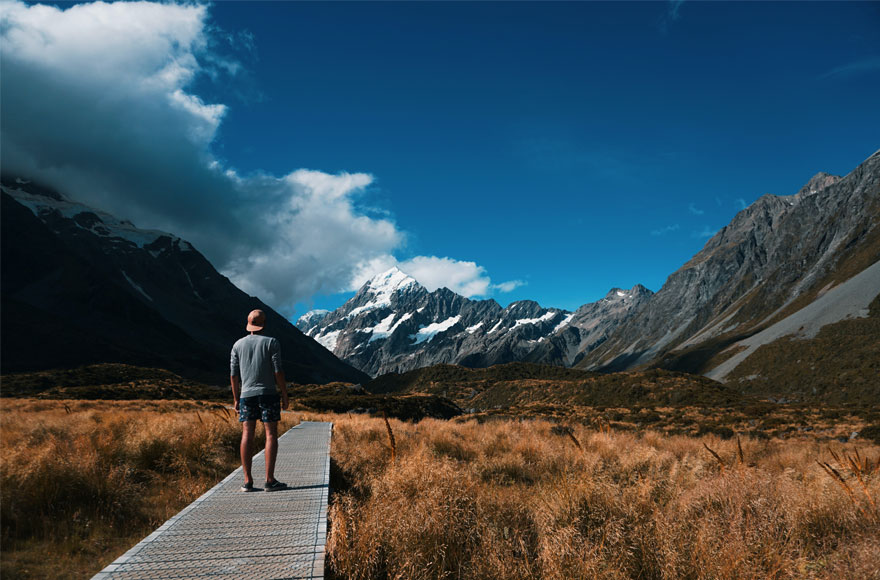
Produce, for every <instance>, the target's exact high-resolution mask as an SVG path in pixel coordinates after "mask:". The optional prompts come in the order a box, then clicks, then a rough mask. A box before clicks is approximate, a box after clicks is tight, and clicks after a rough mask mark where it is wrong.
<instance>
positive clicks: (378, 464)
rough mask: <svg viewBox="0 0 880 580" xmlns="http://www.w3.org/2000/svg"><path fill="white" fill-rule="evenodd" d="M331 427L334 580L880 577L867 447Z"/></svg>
mask: <svg viewBox="0 0 880 580" xmlns="http://www.w3.org/2000/svg"><path fill="white" fill-rule="evenodd" d="M332 420H333V421H334V422H335V429H334V435H333V443H332V459H333V462H334V468H333V481H331V485H333V486H335V487H336V488H337V489H336V490H335V491H334V495H333V497H332V500H331V508H330V518H331V526H330V534H329V538H328V556H329V563H330V577H333V576H336V577H337V578H347V579H351V580H354V579H358V580H361V579H364V580H366V579H373V578H400V579H436V578H475V579H480V578H486V579H490V578H491V579H505V578H511V579H514V578H515V579H522V578H542V579H544V578H546V579H551V578H552V579H560V580H561V579H570V578H615V579H616V578H658V579H659V578H669V579H672V578H713V579H716V578H717V579H723V578H731V579H733V578H878V577H880V511H878V509H877V507H876V504H875V502H876V500H877V499H880V473H878V472H877V468H876V465H877V459H878V457H880V447H877V446H876V445H872V444H871V443H869V442H864V441H858V440H856V441H853V442H852V443H847V444H840V443H833V444H832V449H833V451H834V453H835V454H836V455H837V457H835V456H834V455H833V454H832V453H831V452H830V450H829V447H828V446H827V445H825V444H822V445H820V444H818V443H817V442H816V441H815V440H812V441H811V440H780V439H771V440H755V439H748V438H747V439H742V440H741V441H740V442H739V443H738V442H737V440H736V439H730V440H723V439H720V438H718V437H716V436H713V435H708V436H703V437H686V436H669V435H664V434H661V433H658V432H650V431H649V432H644V433H642V434H637V433H624V432H619V431H613V430H612V431H611V432H608V431H607V429H606V430H604V432H600V431H598V430H596V429H591V428H587V427H584V426H573V427H572V428H571V430H568V429H564V428H559V426H558V425H554V424H553V423H550V422H547V421H542V420H533V421H489V422H485V423H483V424H479V423H477V422H476V421H469V422H443V421H436V420H431V419H427V420H423V421H421V422H420V423H417V424H412V423H403V422H400V421H395V420H392V421H390V425H391V427H392V428H393V433H394V440H395V459H394V461H392V460H391V449H390V444H389V437H388V433H387V430H386V426H385V424H384V421H383V420H382V419H370V418H366V417H349V416H336V417H335V418H333V419H332ZM575 441H577V442H578V443H579V444H580V448H579V447H578V446H577V445H576V444H575ZM706 446H707V447H709V448H711V449H712V450H713V451H714V452H715V453H716V454H717V458H716V457H715V456H713V454H712V453H710V452H709V451H707V449H706ZM856 451H858V453H859V455H858V457H859V458H861V459H860V460H859V461H861V463H859V466H860V467H858V468H856V467H855V466H854V464H853V463H852V462H851V461H850V460H849V459H848V458H853V457H855V452H856ZM844 453H845V454H846V455H844ZM719 460H720V461H719ZM865 460H867V464H866V463H865ZM819 461H821V462H823V463H828V465H829V466H832V467H833V468H834V469H835V470H836V471H837V472H838V473H839V474H840V475H841V478H842V481H840V480H838V479H837V478H835V477H833V476H831V475H829V473H828V472H827V470H826V469H825V468H824V467H823V466H821V465H820V464H819V463H818V462H819ZM722 463H723V466H722ZM857 472H858V473H857ZM846 486H848V488H849V491H847V490H846V489H845V487H846Z"/></svg>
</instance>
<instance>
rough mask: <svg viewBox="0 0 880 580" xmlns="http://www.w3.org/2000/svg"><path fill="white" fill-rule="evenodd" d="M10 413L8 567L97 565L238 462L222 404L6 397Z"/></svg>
mask: <svg viewBox="0 0 880 580" xmlns="http://www.w3.org/2000/svg"><path fill="white" fill-rule="evenodd" d="M0 417H2V423H0V435H2V437H0V466H2V470H0V491H2V494H0V529H2V544H0V546H2V552H0V555H2V559H0V563H2V568H0V573H2V576H3V577H4V578H6V577H9V578H84V577H90V576H91V575H92V574H94V573H96V572H98V571H99V570H100V569H101V568H103V567H104V566H105V565H106V564H108V563H110V562H111V561H113V560H114V559H115V558H116V557H117V556H119V555H120V554H122V553H123V552H125V550H127V549H128V548H129V547H131V546H132V545H134V544H135V543H137V542H138V541H140V540H141V539H143V538H144V537H145V536H146V535H147V534H148V533H150V532H151V531H152V530H153V529H155V528H156V527H158V526H159V525H161V524H162V523H163V522H165V521H166V520H167V519H168V518H170V517H171V516H173V515H174V514H175V513H177V512H178V511H180V510H181V509H183V507H185V506H186V505H188V504H189V503H191V502H192V501H193V500H194V499H196V498H197V497H199V496H200V495H201V494H202V493H204V492H205V491H207V490H208V489H209V488H210V487H212V486H213V485H215V484H216V483H217V482H218V481H220V480H221V479H222V478H223V477H225V476H226V475H228V474H229V473H230V472H231V471H232V470H233V469H235V468H236V467H237V466H238V465H239V458H238V442H239V440H240V437H241V428H240V426H239V424H238V421H237V420H236V418H235V416H234V414H233V413H232V412H230V411H229V410H227V409H225V408H224V407H223V406H222V405H218V404H211V403H196V402H188V401H154V402H145V401H131V402H128V401H126V402H117V401H73V400H67V401H49V400H32V399H30V400H29V399H4V400H3V401H2V414H0ZM287 417H289V415H288V416H285V418H284V419H283V421H282V425H281V426H280V431H281V432H283V431H284V430H286V429H287V428H289V427H291V426H292V425H293V424H294V423H295V422H294V420H293V419H292V418H287ZM258 433H259V434H260V435H259V437H264V435H262V430H261V429H258ZM257 445H258V446H259V447H262V445H263V440H258V442H257ZM259 447H258V448H259ZM47 554H51V557H49V558H47V557H46V555H47Z"/></svg>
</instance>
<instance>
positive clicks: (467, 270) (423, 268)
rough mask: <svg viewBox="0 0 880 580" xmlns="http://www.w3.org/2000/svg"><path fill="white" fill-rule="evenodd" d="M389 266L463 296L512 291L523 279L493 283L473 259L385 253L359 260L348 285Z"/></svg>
mask: <svg viewBox="0 0 880 580" xmlns="http://www.w3.org/2000/svg"><path fill="white" fill-rule="evenodd" d="M393 267H397V268H398V269H400V270H401V271H402V272H405V273H406V274H408V275H410V276H412V277H413V278H415V279H416V280H417V281H418V282H419V284H421V285H422V286H424V287H425V288H426V289H427V290H429V291H430V292H433V291H434V290H437V289H438V288H449V289H450V290H452V291H453V292H455V293H456V294H461V295H462V296H465V297H467V298H472V297H479V296H487V295H489V294H490V293H492V292H493V291H498V292H512V291H513V290H515V289H516V288H519V287H520V286H523V285H525V282H523V281H521V280H510V281H507V282H501V283H500V284H493V283H492V280H491V278H490V277H489V276H488V275H487V274H486V269H485V268H483V267H482V266H478V265H477V264H476V263H475V262H466V261H461V260H455V259H453V258H438V257H437V256H416V257H415V258H411V259H409V260H404V261H402V262H401V261H398V260H397V259H396V258H394V256H391V255H385V256H377V257H375V258H373V259H371V260H369V261H366V262H363V263H361V264H360V265H359V267H358V269H357V271H356V272H355V274H354V275H353V276H352V278H351V282H350V284H349V288H348V289H349V290H351V291H354V290H357V289H358V288H360V287H361V286H363V285H364V283H365V282H366V281H367V280H369V279H370V278H372V277H373V276H375V275H376V274H379V273H381V272H385V271H387V270H389V269H391V268H393Z"/></svg>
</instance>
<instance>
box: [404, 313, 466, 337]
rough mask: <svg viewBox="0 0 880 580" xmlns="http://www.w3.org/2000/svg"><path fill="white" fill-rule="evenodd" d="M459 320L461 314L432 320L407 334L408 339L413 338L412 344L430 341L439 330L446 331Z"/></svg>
mask: <svg viewBox="0 0 880 580" xmlns="http://www.w3.org/2000/svg"><path fill="white" fill-rule="evenodd" d="M459 320H461V315H460V314H459V315H458V316H453V317H452V318H447V319H446V320H444V321H443V322H434V323H433V324H429V325H428V326H424V327H422V328H420V329H419V331H418V333H416V334H411V335H409V337H410V339H413V340H414V342H413V344H421V343H423V342H430V341H431V339H433V338H434V337H435V336H437V335H438V334H440V333H441V332H446V331H447V330H449V329H450V328H452V327H453V326H454V325H455V324H457V323H458V321H459Z"/></svg>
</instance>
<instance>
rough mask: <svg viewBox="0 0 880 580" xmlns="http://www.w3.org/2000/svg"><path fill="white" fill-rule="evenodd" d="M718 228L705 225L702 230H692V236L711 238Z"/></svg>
mask: <svg viewBox="0 0 880 580" xmlns="http://www.w3.org/2000/svg"><path fill="white" fill-rule="evenodd" d="M716 231H717V230H713V229H712V228H710V227H709V226H703V229H702V230H694V231H692V232H691V237H692V238H711V237H712V236H714V235H715V232H716Z"/></svg>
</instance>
